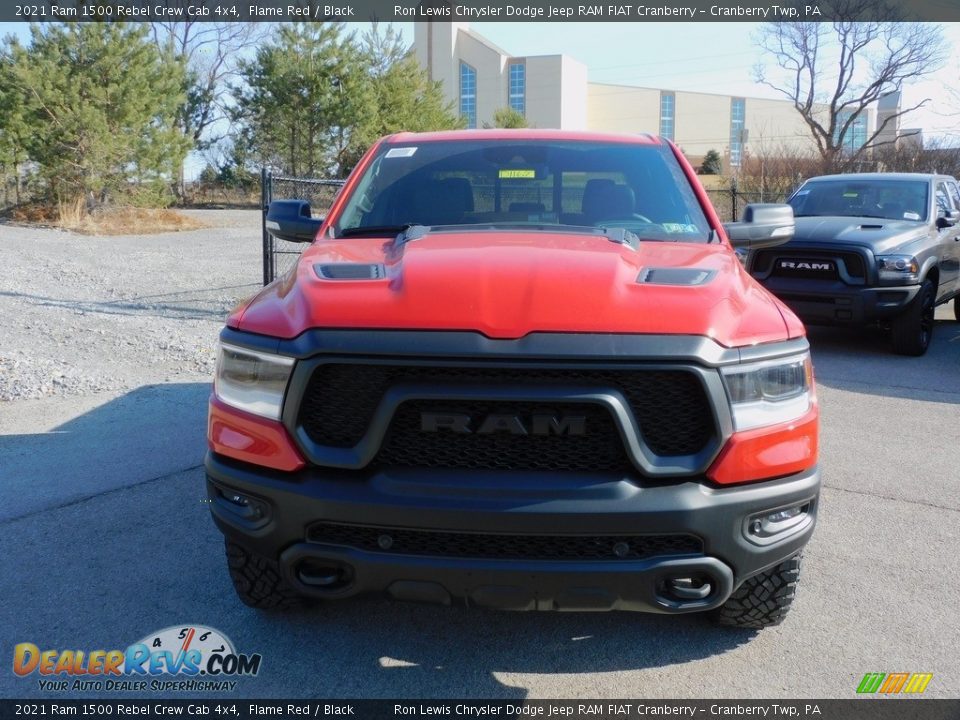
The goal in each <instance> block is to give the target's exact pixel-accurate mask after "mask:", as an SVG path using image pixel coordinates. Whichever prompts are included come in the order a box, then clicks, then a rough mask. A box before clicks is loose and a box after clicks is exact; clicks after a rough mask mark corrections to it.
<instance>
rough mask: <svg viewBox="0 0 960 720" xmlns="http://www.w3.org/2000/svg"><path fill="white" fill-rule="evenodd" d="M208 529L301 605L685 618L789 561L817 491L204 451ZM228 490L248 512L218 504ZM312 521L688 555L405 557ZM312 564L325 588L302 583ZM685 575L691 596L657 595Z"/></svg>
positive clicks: (803, 538)
mask: <svg viewBox="0 0 960 720" xmlns="http://www.w3.org/2000/svg"><path fill="white" fill-rule="evenodd" d="M206 468H207V478H208V492H209V495H210V499H211V509H212V512H213V517H214V520H215V521H216V523H217V526H218V527H219V528H220V530H221V531H222V532H223V533H224V535H225V536H226V537H227V538H228V539H230V540H231V541H233V542H236V543H239V544H241V545H243V546H245V547H246V548H248V549H249V550H250V551H252V552H254V553H257V554H259V555H263V556H265V557H268V558H272V559H275V560H277V561H278V562H279V563H280V567H281V570H282V572H283V573H284V575H285V577H286V579H287V580H288V582H290V584H292V585H293V586H294V587H296V588H297V589H298V590H299V591H300V592H302V593H303V594H304V595H311V596H315V597H321V598H331V599H333V598H346V597H351V596H355V595H360V594H366V593H385V594H388V595H391V596H393V597H396V598H399V599H413V600H427V601H434V602H441V603H449V602H451V601H453V600H454V599H458V600H466V601H467V602H469V603H471V604H476V605H481V606H488V607H497V608H507V609H543V610H546V609H556V610H608V609H627V610H642V611H649V612H691V611H700V610H709V609H712V608H714V607H717V606H719V605H721V604H722V603H723V602H724V601H725V600H726V599H727V597H728V596H729V595H730V593H731V592H733V591H734V590H735V589H736V588H737V587H738V586H739V585H740V584H741V583H742V582H743V581H744V580H745V579H746V578H748V577H750V576H751V575H755V574H756V573H758V572H760V571H762V570H764V569H767V568H769V567H772V566H774V565H777V564H779V563H780V562H782V561H784V560H786V559H788V558H790V557H792V556H794V555H796V554H797V553H798V552H800V550H801V549H802V548H803V546H804V545H805V544H806V542H807V541H808V540H809V538H810V535H811V533H812V532H813V527H814V524H815V520H816V511H817V499H818V494H819V488H820V479H819V473H818V471H817V470H816V469H813V470H810V471H806V472H804V473H800V474H798V475H794V476H790V477H787V478H781V479H779V480H772V481H768V482H762V483H754V484H748V485H743V486H738V487H733V488H716V487H709V486H708V485H707V484H705V483H703V482H698V481H691V480H687V481H684V482H678V483H672V484H659V485H654V486H647V487H641V486H639V485H638V484H637V483H636V482H634V481H631V480H630V479H627V478H619V477H616V476H613V475H595V476H590V475H584V474H571V473H565V474H555V473H548V472H543V473H541V472H503V473H493V472H464V471H447V472H441V471H433V472H427V471H407V470H405V471H383V472H372V473H358V472H356V471H336V470H332V471H331V470H318V469H305V470H303V471H300V472H298V473H280V472H273V471H270V470H265V469H263V468H258V467H254V466H251V465H247V464H244V463H240V462H235V461H232V460H229V459H226V458H223V457H220V456H217V455H214V454H212V453H211V454H208V456H207V460H206ZM231 491H233V492H235V493H240V494H242V495H244V496H247V497H248V498H249V499H250V500H251V503H250V504H249V505H247V506H246V507H241V506H238V505H236V504H234V503H231V502H230V501H229V500H227V499H226V496H229V495H231ZM796 505H805V506H806V511H805V512H806V514H805V515H804V516H803V519H802V521H800V522H797V523H796V524H794V525H793V526H791V527H790V529H789V530H784V531H783V532H781V533H779V534H777V535H774V536H773V537H766V536H763V535H762V534H761V535H757V534H755V532H753V531H751V526H753V525H754V523H755V518H756V517H757V516H758V515H764V514H767V513H769V512H771V511H774V510H777V509H781V508H786V507H791V506H796ZM318 521H323V522H325V523H337V524H344V525H348V526H363V527H368V528H369V527H371V526H373V527H375V528H382V529H383V530H384V534H387V535H389V533H390V531H391V529H406V530H414V531H425V532H429V531H434V532H444V531H445V532H448V533H449V532H456V533H459V534H471V533H473V534H483V535H485V536H490V535H498V534H499V535H503V536H513V537H516V536H524V535H528V536H544V535H549V536H583V535H591V536H594V535H596V536H619V535H631V536H637V535H647V534H658V535H659V534H663V535H667V534H671V535H672V534H685V535H692V536H696V537H697V538H699V539H700V540H701V541H702V551H700V552H683V553H671V554H653V555H651V556H646V557H642V558H639V559H620V558H609V559H549V558H539V557H534V558H522V559H514V558H485V557H473V556H470V557H466V556H450V555H447V554H444V553H443V552H442V551H440V552H438V553H437V554H429V555H425V554H407V553H403V552H396V551H393V550H392V549H391V548H386V549H377V548H374V549H372V550H371V549H370V548H368V547H361V548H358V547H351V546H348V545H345V544H330V543H327V542H319V541H315V540H310V539H309V538H308V530H309V529H310V528H311V527H312V526H314V525H315V524H316V523H317V522H318ZM317 568H323V569H324V572H326V570H331V571H332V570H334V569H335V570H338V572H339V574H338V575H337V578H338V579H337V580H336V581H334V582H327V580H328V579H329V577H333V575H329V576H327V575H325V576H324V581H323V582H314V580H315V579H316V578H317V572H318V571H317ZM677 578H693V579H695V580H696V581H697V582H701V583H702V584H703V586H706V585H709V592H708V593H707V594H706V595H705V596H704V597H683V598H678V597H677V596H676V595H675V594H674V593H673V592H672V591H670V590H669V589H667V590H665V588H667V587H668V585H669V584H670V583H671V582H673V581H675V580H676V579H677Z"/></svg>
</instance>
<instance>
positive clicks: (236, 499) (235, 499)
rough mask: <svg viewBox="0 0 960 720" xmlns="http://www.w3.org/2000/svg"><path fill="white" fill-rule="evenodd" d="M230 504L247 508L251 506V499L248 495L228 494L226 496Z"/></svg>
mask: <svg viewBox="0 0 960 720" xmlns="http://www.w3.org/2000/svg"><path fill="white" fill-rule="evenodd" d="M225 497H226V498H227V501H228V502H231V503H233V504H234V505H239V506H240V507H247V506H249V505H250V498H248V497H247V496H246V495H240V494H239V493H233V492H232V493H227V494H226V495H225Z"/></svg>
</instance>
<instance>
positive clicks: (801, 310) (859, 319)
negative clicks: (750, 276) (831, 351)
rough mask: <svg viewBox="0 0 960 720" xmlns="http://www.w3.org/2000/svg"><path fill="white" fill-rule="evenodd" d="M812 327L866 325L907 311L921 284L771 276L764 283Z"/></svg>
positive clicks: (761, 282)
mask: <svg viewBox="0 0 960 720" xmlns="http://www.w3.org/2000/svg"><path fill="white" fill-rule="evenodd" d="M760 284H762V285H763V286H764V287H765V288H766V289H767V290H769V291H770V292H772V293H773V294H774V295H776V296H777V297H778V298H780V299H781V300H782V301H783V302H784V303H786V304H787V306H788V307H789V308H790V309H791V310H793V311H794V312H795V313H796V314H797V316H798V317H799V318H800V319H801V320H803V321H804V322H805V323H808V324H810V325H864V324H868V323H871V322H875V321H878V320H887V319H889V318H891V317H893V316H894V315H899V314H900V313H901V312H903V311H904V310H905V309H906V307H907V305H909V304H910V302H911V301H912V300H913V299H914V298H915V297H916V296H917V293H918V292H919V291H920V286H919V285H903V286H893V287H876V286H851V285H847V284H846V283H844V282H843V281H841V280H832V281H831V280H803V279H792V278H783V277H767V278H764V279H761V280H760Z"/></svg>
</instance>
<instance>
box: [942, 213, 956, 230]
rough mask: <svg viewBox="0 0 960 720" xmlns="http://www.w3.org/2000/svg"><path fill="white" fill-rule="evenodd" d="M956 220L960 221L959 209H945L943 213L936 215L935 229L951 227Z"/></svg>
mask: <svg viewBox="0 0 960 720" xmlns="http://www.w3.org/2000/svg"><path fill="white" fill-rule="evenodd" d="M958 222H960V210H947V212H946V213H945V214H944V215H939V216H938V217H937V229H938V230H943V229H944V228H948V227H953V226H954V225H956V224H957V223H958Z"/></svg>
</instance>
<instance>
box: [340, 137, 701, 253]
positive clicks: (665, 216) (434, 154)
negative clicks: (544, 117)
mask: <svg viewBox="0 0 960 720" xmlns="http://www.w3.org/2000/svg"><path fill="white" fill-rule="evenodd" d="M411 224H414V225H426V226H451V225H452V226H474V227H476V228H477V229H482V228H483V226H487V227H493V228H496V227H504V226H508V227H514V226H518V225H519V226H524V227H529V229H530V230H532V231H536V230H539V229H544V230H551V229H554V230H556V229H562V228H563V227H564V226H579V227H582V226H589V227H595V228H609V227H623V228H626V229H628V230H630V231H632V232H634V233H636V234H637V235H638V236H639V237H640V238H641V239H643V240H679V241H686V242H706V241H707V240H708V237H709V231H710V226H709V224H708V223H707V220H706V218H705V217H704V214H703V211H702V209H701V208H700V205H699V204H698V202H697V199H696V196H695V195H694V193H693V190H692V188H691V187H690V183H689V182H688V181H687V179H686V177H685V176H684V174H683V171H682V169H681V168H680V165H679V164H678V163H677V161H676V158H674V156H673V154H672V152H671V151H670V149H669V148H668V147H666V146H662V145H652V144H651V145H641V144H636V145H633V144H624V143H595V142H579V141H570V142H564V141H503V140H462V141H429V142H422V143H420V144H404V145H392V144H391V145H385V146H384V147H383V148H381V150H380V152H379V154H378V155H377V156H376V157H375V158H374V159H373V161H372V162H371V164H370V166H369V167H368V168H367V170H366V171H365V173H364V175H363V176H362V177H361V179H360V181H359V182H358V184H357V187H356V190H355V191H354V192H353V193H352V195H351V196H350V198H349V199H348V201H347V203H346V206H345V208H344V210H343V212H342V213H341V214H340V217H339V218H338V219H337V222H336V223H335V225H334V232H335V233H336V235H338V236H339V235H343V234H347V235H350V234H362V233H363V229H364V228H369V229H370V230H371V232H373V231H375V230H376V229H378V228H379V229H383V230H384V231H386V230H387V229H393V228H400V229H402V228H403V227H404V226H407V225H411Z"/></svg>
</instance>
